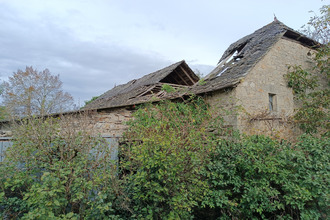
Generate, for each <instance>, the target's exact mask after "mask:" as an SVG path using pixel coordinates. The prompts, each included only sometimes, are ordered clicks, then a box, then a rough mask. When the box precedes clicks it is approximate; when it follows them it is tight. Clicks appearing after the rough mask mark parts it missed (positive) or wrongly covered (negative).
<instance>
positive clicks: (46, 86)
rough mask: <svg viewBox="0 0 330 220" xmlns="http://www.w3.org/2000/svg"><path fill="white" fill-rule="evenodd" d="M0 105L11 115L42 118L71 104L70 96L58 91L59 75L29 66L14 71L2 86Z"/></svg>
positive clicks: (68, 107)
mask: <svg viewBox="0 0 330 220" xmlns="http://www.w3.org/2000/svg"><path fill="white" fill-rule="evenodd" d="M2 97H3V104H4V105H5V106H6V108H7V110H8V112H10V113H11V114H12V115H13V116H25V115H28V116H31V115H34V114H36V115H45V114H50V113H55V112H62V111H66V110H68V109H70V107H71V106H72V105H73V97H72V96H71V95H70V94H69V93H67V92H63V91H62V82H61V80H60V78H59V75H52V74H51V73H50V71H49V70H48V69H45V70H43V71H41V72H38V71H37V70H36V69H33V67H32V66H31V67H26V69H25V71H22V70H20V69H19V70H17V72H16V73H15V72H14V74H13V75H12V76H11V77H9V81H8V82H4V83H3V93H2Z"/></svg>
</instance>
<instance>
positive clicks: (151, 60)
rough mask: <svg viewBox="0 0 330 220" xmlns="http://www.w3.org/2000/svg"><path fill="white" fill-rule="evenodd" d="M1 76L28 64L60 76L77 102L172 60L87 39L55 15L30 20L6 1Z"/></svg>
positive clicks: (1, 15)
mask: <svg viewBox="0 0 330 220" xmlns="http://www.w3.org/2000/svg"><path fill="white" fill-rule="evenodd" d="M1 6H2V7H1V11H0V26H1V27H0V44H1V45H5V46H4V47H3V48H2V52H1V53H0V74H1V77H2V78H5V77H7V76H9V75H11V74H12V72H15V71H17V69H25V66H33V67H34V68H37V69H38V70H40V71H41V70H43V69H45V68H48V69H49V70H50V71H51V72H52V73H53V74H60V78H61V80H62V81H63V85H64V89H65V90H66V91H68V92H69V93H70V94H72V95H73V96H74V97H75V99H76V102H80V103H81V104H82V103H83V101H85V100H88V99H90V98H91V97H92V96H96V95H100V94H102V93H103V92H106V91H107V90H109V89H111V88H112V87H113V86H114V85H115V84H117V85H118V84H122V83H126V82H127V81H129V80H131V79H133V78H137V77H141V76H142V75H145V74H147V73H150V72H153V71H156V70H157V69H159V68H161V67H165V66H167V65H169V64H170V63H171V61H169V60H167V59H165V58H164V57H162V56H161V55H159V54H157V53H154V52H142V51H136V50H134V49H131V48H126V47H123V46H120V45H115V44H111V43H109V42H102V41H101V42H96V41H82V40H81V39H80V38H78V37H77V36H75V35H74V34H72V30H70V29H68V28H67V27H65V26H60V25H59V24H58V23H56V22H54V19H53V18H49V17H45V16H43V19H42V20H37V21H39V22H36V21H35V20H33V19H26V18H25V17H22V16H20V15H19V14H18V13H17V11H15V10H14V9H13V8H10V7H8V6H7V7H4V6H6V5H1Z"/></svg>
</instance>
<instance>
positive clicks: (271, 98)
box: [268, 93, 276, 112]
mask: <svg viewBox="0 0 330 220" xmlns="http://www.w3.org/2000/svg"><path fill="white" fill-rule="evenodd" d="M268 97H269V111H271V112H273V111H276V95H275V94H272V93H269V94H268Z"/></svg>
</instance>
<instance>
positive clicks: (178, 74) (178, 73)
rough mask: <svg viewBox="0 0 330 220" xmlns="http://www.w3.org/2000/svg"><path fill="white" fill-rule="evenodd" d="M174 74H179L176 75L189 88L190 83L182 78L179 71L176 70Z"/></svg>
mask: <svg viewBox="0 0 330 220" xmlns="http://www.w3.org/2000/svg"><path fill="white" fill-rule="evenodd" d="M174 72H175V73H177V74H176V75H177V76H178V77H179V78H180V79H181V80H182V81H183V82H184V84H186V85H187V86H189V85H190V83H188V82H187V81H186V80H185V79H184V77H182V76H181V74H180V72H179V71H177V69H176V70H175V71H174Z"/></svg>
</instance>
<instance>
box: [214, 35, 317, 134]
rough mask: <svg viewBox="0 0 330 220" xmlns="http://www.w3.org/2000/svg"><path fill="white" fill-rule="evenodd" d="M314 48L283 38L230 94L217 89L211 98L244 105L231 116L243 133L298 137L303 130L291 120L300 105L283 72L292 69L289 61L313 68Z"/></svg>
mask: <svg viewBox="0 0 330 220" xmlns="http://www.w3.org/2000/svg"><path fill="white" fill-rule="evenodd" d="M310 52H311V49H309V48H307V47H305V46H303V45H301V44H299V43H298V42H295V41H292V40H289V39H286V38H282V39H280V40H279V41H278V42H277V43H276V44H275V45H274V46H273V47H272V48H270V50H269V51H268V53H267V54H266V55H265V56H264V57H263V58H262V59H261V60H260V61H259V62H258V63H257V64H256V65H255V66H254V67H253V68H252V69H251V70H250V71H249V73H248V74H247V75H246V76H245V77H244V78H243V79H242V80H241V82H240V83H239V84H238V85H237V87H235V88H234V89H233V90H232V91H231V92H230V93H229V94H226V93H215V95H214V96H212V97H210V98H209V99H208V100H209V102H210V104H211V105H212V106H214V105H218V104H219V103H220V105H222V106H231V105H233V103H235V105H236V106H239V107H241V108H240V109H239V111H238V113H239V114H238V115H237V117H236V118H233V116H231V120H230V121H229V122H230V123H232V124H233V125H234V127H235V128H238V129H239V130H240V131H241V132H242V133H245V134H266V135H272V136H276V137H278V138H285V139H290V138H292V137H295V136H297V135H299V133H300V130H299V129H298V128H296V127H295V126H293V124H292V123H290V119H291V117H292V115H293V113H294V110H295V108H297V107H298V106H297V103H295V101H294V97H293V93H292V89H291V88H289V87H288V86H287V82H286V81H285V79H284V76H283V75H284V74H286V73H287V72H288V66H289V65H301V66H302V67H303V68H307V69H311V68H312V66H313V60H312V58H311V56H310V55H308V54H311V53H310ZM228 95H229V96H228ZM229 97H231V98H230V99H229ZM218 100H219V101H218ZM221 103H226V104H221Z"/></svg>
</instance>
